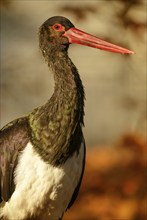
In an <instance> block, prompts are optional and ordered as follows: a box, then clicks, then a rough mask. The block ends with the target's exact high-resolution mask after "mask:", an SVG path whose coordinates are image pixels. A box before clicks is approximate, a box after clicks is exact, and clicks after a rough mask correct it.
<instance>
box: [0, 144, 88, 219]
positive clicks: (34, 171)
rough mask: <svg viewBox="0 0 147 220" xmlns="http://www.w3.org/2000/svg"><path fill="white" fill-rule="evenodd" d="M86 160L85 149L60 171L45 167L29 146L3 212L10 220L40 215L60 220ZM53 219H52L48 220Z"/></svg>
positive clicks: (58, 168)
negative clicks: (14, 186)
mask: <svg viewBox="0 0 147 220" xmlns="http://www.w3.org/2000/svg"><path fill="white" fill-rule="evenodd" d="M83 157H84V145H83V144H82V146H81V148H80V152H79V154H77V153H74V155H73V156H72V157H71V158H70V159H68V160H67V161H66V163H65V164H64V165H62V166H61V167H54V166H52V165H50V164H46V163H45V162H44V161H43V160H42V159H41V158H40V157H39V156H38V154H36V152H35V151H34V149H33V146H32V145H31V143H28V144H27V146H26V148H25V150H24V151H23V152H22V154H21V156H20V160H19V164H18V166H17V169H16V172H15V182H16V189H15V192H14V193H13V194H12V196H11V199H10V200H9V202H7V203H6V205H5V206H4V208H3V209H2V213H3V215H4V216H6V217H7V218H8V219H11V220H13V219H14V220H15V219H17V220H22V219H24V218H25V217H26V214H27V213H29V215H31V214H33V213H35V214H36V213H37V214H38V215H40V216H41V219H42V220H43V219H44V220H46V218H47V216H48V217H49V216H50V217H51V220H57V219H59V217H61V215H62V213H63V211H65V210H66V208H67V206H68V203H69V201H70V199H71V197H72V194H73V192H74V189H75V187H76V186H77V184H78V182H79V179H80V176H81V172H82V163H83ZM49 219H50V218H49Z"/></svg>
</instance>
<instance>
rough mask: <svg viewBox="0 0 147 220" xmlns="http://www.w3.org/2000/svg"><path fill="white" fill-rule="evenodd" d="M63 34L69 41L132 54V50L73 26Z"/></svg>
mask: <svg viewBox="0 0 147 220" xmlns="http://www.w3.org/2000/svg"><path fill="white" fill-rule="evenodd" d="M63 36H65V37H67V38H68V40H69V43H76V44H82V45H85V46H89V47H94V48H97V49H101V50H107V51H111V52H114V53H122V54H134V52H133V51H131V50H128V49H125V48H123V47H119V46H117V45H114V44H111V43H108V42H106V41H104V40H101V39H99V38H97V37H95V36H92V35H91V34H88V33H86V32H83V31H81V30H79V29H77V28H75V27H73V28H70V29H69V30H68V31H66V32H65V33H64V34H63Z"/></svg>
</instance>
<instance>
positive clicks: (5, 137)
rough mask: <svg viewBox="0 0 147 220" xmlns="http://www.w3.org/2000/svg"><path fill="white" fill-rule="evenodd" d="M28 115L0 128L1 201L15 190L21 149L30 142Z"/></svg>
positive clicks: (6, 199)
mask: <svg viewBox="0 0 147 220" xmlns="http://www.w3.org/2000/svg"><path fill="white" fill-rule="evenodd" d="M29 133H30V132H29V124H28V120H27V117H23V118H19V119H16V120H15V121H12V122H10V123H9V124H7V125H6V126H5V127H4V128H2V129H1V130H0V180H1V188H0V195H1V198H0V202H2V201H5V202H6V201H8V200H9V198H10V197H11V195H12V193H13V192H14V189H15V185H14V169H15V167H16V165H17V159H18V155H19V153H20V151H22V150H23V148H24V147H25V146H26V144H27V143H28V142H29Z"/></svg>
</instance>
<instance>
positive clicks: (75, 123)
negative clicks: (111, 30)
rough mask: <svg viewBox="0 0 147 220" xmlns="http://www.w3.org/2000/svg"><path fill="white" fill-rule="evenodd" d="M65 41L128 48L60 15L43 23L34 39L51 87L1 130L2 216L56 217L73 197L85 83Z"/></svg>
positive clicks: (21, 219) (81, 150) (81, 152)
mask: <svg viewBox="0 0 147 220" xmlns="http://www.w3.org/2000/svg"><path fill="white" fill-rule="evenodd" d="M70 43H78V44H83V45H87V46H91V47H96V48H100V49H105V50H109V51H113V52H119V53H133V52H131V51H129V50H127V49H124V48H121V47H118V46H115V45H112V44H109V43H106V42H104V41H102V40H99V39H98V38H96V37H93V36H92V35H88V34H87V33H84V32H81V31H80V30H78V29H76V28H75V27H74V25H73V24H72V23H71V22H70V21H69V20H68V19H66V18H64V17H60V16H56V17H52V18H50V19H48V20H47V21H45V22H44V23H43V25H42V26H41V28H40V34H39V45H40V48H41V51H42V53H43V56H44V57H45V59H46V61H47V63H48V66H49V68H50V69H51V70H52V71H53V74H54V80H55V88H54V93H53V95H52V96H51V98H50V99H49V101H48V102H47V103H46V104H44V105H43V106H40V107H38V108H36V109H34V110H33V111H32V112H31V113H29V114H28V115H26V116H24V117H22V118H19V119H16V120H15V121H13V122H11V123H9V124H8V125H6V126H5V127H4V128H3V129H2V130H1V132H0V137H1V140H0V159H1V160H0V177H1V201H2V203H1V207H2V209H1V213H0V217H1V219H8V220H11V219H16V217H17V220H33V219H40V220H47V219H51V220H59V219H61V218H62V216H63V214H64V212H65V211H66V210H67V209H68V208H69V207H70V206H71V205H72V204H73V202H74V201H75V199H76V197H77V194H78V191H79V188H80V184H81V180H82V177H83V172H84V165H85V142H84V137H83V133H82V126H83V124H84V122H83V121H84V120H83V117H84V89H83V85H82V82H81V79H80V76H79V73H78V71H77V69H76V67H75V66H74V64H73V63H72V61H71V60H70V58H69V57H68V53H67V50H68V47H69V44H70ZM5 202H8V203H5Z"/></svg>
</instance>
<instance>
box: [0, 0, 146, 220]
mask: <svg viewBox="0 0 147 220" xmlns="http://www.w3.org/2000/svg"><path fill="white" fill-rule="evenodd" d="M0 9H1V41H0V43H1V56H0V58H1V75H0V83H1V96H0V102H1V108H0V110H1V114H0V119H1V120H0V126H1V127H2V126H4V125H5V124H6V123H8V122H9V121H11V120H13V119H15V118H17V117H20V116H22V115H24V114H26V113H28V112H29V111H31V110H32V109H34V108H35V107H37V106H39V105H42V104H44V103H45V102H46V100H48V99H49V98H50V96H51V95H52V93H53V88H54V82H53V76H52V74H50V73H49V70H48V67H47V65H46V64H45V62H44V59H43V58H42V55H41V53H40V51H39V47H38V28H39V27H40V25H41V24H42V23H43V22H44V21H45V20H46V19H48V18H49V17H51V16H55V15H61V16H65V17H67V18H69V20H71V22H72V23H73V24H75V26H76V27H77V28H79V29H81V30H84V31H86V32H88V33H91V34H93V35H96V36H98V37H100V38H102V39H104V40H107V41H110V42H112V43H116V44H118V45H120V46H123V47H126V48H128V49H130V50H133V51H135V53H136V54H135V55H120V54H113V53H109V52H104V51H101V50H96V49H92V48H89V47H82V46H80V45H71V46H70V49H69V56H70V57H71V58H72V60H73V62H74V64H75V65H76V67H77V68H78V70H79V72H80V75H81V79H82V81H83V84H84V86H85V93H86V102H85V128H84V134H85V139H86V143H87V149H88V152H87V163H86V172H85V176H84V180H83V183H82V188H81V191H80V194H79V196H78V199H77V201H76V203H75V205H74V206H73V207H72V208H71V209H70V211H68V212H67V214H66V215H65V217H64V220H144V219H145V217H146V211H147V206H146V205H147V202H146V197H145V167H146V122H147V115H146V110H147V109H146V101H147V100H146V71H147V68H146V67H147V65H146V59H147V44H146V40H147V39H146V29H147V1H146V0H98V1H93V0H89V1H86V0H83V1H82V0H81V1H78V0H76V1H72V0H65V1H64V0H62V1H43V0H42V1H41V0H40V1H39V0H36V1H35V0H30V1H25V0H16V1H15V0H1V1H0Z"/></svg>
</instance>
